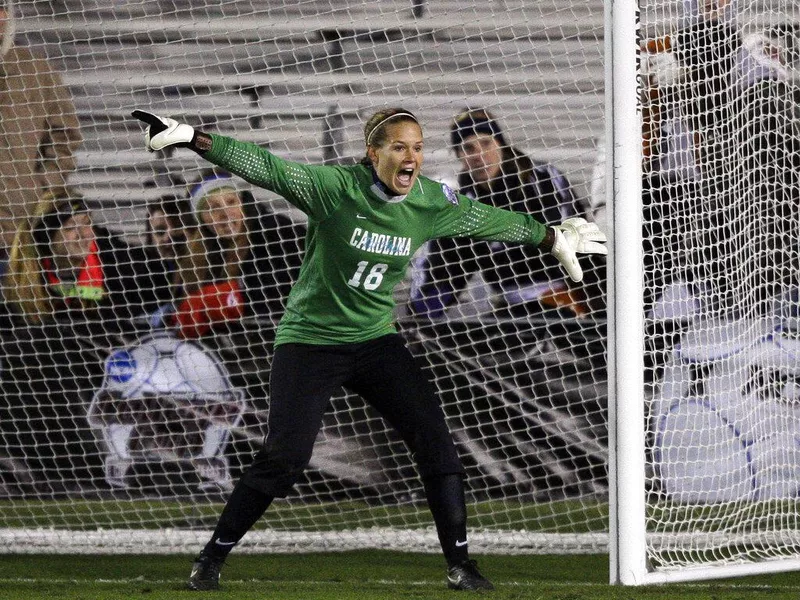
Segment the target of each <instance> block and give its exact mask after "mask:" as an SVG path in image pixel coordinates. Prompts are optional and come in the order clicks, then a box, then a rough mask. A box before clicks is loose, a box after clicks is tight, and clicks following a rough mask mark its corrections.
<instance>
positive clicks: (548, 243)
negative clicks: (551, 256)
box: [539, 227, 556, 252]
mask: <svg viewBox="0 0 800 600" xmlns="http://www.w3.org/2000/svg"><path fill="white" fill-rule="evenodd" d="M555 244H556V230H555V229H553V228H552V227H548V228H547V231H545V234H544V238H542V241H541V242H539V248H541V249H542V250H543V251H544V252H551V251H552V250H553V246H555Z"/></svg>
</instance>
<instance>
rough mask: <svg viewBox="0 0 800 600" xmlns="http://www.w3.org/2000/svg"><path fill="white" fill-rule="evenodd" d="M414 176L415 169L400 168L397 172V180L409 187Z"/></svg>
mask: <svg viewBox="0 0 800 600" xmlns="http://www.w3.org/2000/svg"><path fill="white" fill-rule="evenodd" d="M413 178H414V169H400V170H399V171H398V172H397V181H398V183H399V184H400V185H401V186H403V187H409V186H410V185H411V181H412V180H413Z"/></svg>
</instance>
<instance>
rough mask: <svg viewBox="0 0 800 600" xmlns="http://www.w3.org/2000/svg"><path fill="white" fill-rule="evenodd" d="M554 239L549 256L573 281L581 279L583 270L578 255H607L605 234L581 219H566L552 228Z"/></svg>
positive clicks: (592, 224)
mask: <svg viewBox="0 0 800 600" xmlns="http://www.w3.org/2000/svg"><path fill="white" fill-rule="evenodd" d="M553 231H554V232H555V239H554V240H553V247H552V248H551V249H550V254H552V255H553V256H555V257H556V258H557V259H558V262H560V263H561V266H562V267H564V270H565V271H566V272H567V274H568V275H569V276H570V278H571V279H572V280H573V281H581V280H582V279H583V269H581V265H580V263H579V262H578V256H577V255H578V254H608V249H607V248H606V247H605V246H604V245H603V242H605V241H606V234H605V233H603V232H602V231H600V228H598V227H597V224H595V223H590V222H588V221H587V220H586V219H583V218H581V217H573V218H571V219H567V220H566V221H564V222H563V223H561V225H555V226H554V227H553Z"/></svg>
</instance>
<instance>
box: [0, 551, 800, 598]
mask: <svg viewBox="0 0 800 600" xmlns="http://www.w3.org/2000/svg"><path fill="white" fill-rule="evenodd" d="M478 558H479V562H480V565H481V568H482V570H483V571H484V573H485V574H486V575H487V576H489V577H490V579H491V580H492V581H493V582H494V583H495V585H496V586H497V590H496V591H495V592H492V593H491V594H489V596H490V597H491V598H496V599H497V600H510V599H515V600H516V599H519V600H522V599H525V600H538V599H547V600H584V599H585V600H607V599H626V600H627V599H630V600H656V599H673V598H677V599H681V600H684V599H685V600H701V599H702V600H760V599H762V598H763V599H779V598H780V599H784V598H786V599H789V598H791V599H792V600H798V598H800V573H787V574H779V575H769V576H763V577H747V578H742V579H732V580H725V581H716V582H701V583H694V584H680V585H678V584H672V585H664V586H657V587H645V588H620V587H611V586H609V585H608V584H607V581H608V557H607V556H605V555H591V556H483V557H478ZM190 561H191V557H190V556H187V555H183V556H52V555H47V556H40V555H5V556H2V557H0V598H3V599H5V598H8V599H14V600H29V599H33V598H37V599H45V598H47V599H50V598H53V599H61V598H64V599H75V600H77V599H80V600H90V599H91V600H94V599H98V600H99V599H103V600H112V599H113V600H122V599H128V598H135V599H147V600H167V599H169V600H173V599H181V598H198V597H204V598H209V599H212V598H219V599H220V600H222V599H223V598H224V599H226V600H238V599H248V600H250V599H261V598H264V599H267V598H280V599H281V600H373V599H374V600H389V599H392V600H396V599H398V598H411V599H415V598H431V599H437V598H449V599H451V600H452V599H455V598H464V597H470V596H472V595H473V594H470V593H466V592H453V591H449V590H447V589H446V586H445V584H444V577H443V567H442V559H441V557H439V556H436V555H428V554H406V553H396V552H382V551H359V552H347V553H329V554H288V555H277V554H266V555H261V556H254V555H239V556H236V555H232V556H231V558H230V559H229V562H228V564H227V565H226V567H225V569H224V571H223V589H222V590H220V591H219V592H205V593H198V592H190V591H187V590H184V589H183V584H184V580H185V578H186V576H187V575H188V572H189V568H190Z"/></svg>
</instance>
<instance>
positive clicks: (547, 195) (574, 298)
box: [412, 110, 588, 316]
mask: <svg viewBox="0 0 800 600" xmlns="http://www.w3.org/2000/svg"><path fill="white" fill-rule="evenodd" d="M451 143H452V146H453V149H454V150H455V152H456V155H457V156H458V159H459V160H460V161H461V165H462V167H463V170H462V171H461V173H459V175H458V185H459V188H460V189H459V191H460V192H461V193H462V194H464V195H466V196H468V197H470V198H473V199H476V200H479V201H481V202H484V203H486V204H489V205H491V206H494V207H496V208H503V209H506V210H512V211H517V212H524V213H528V214H530V215H532V216H533V217H534V218H535V219H536V220H537V221H539V222H541V223H560V222H561V221H563V220H565V219H567V218H569V217H573V216H576V215H579V214H581V212H582V211H581V209H580V207H579V205H578V202H577V200H576V198H575V195H574V193H573V191H572V187H571V186H570V184H569V182H568V181H567V179H566V177H565V176H564V175H563V174H562V173H561V172H560V171H559V170H558V169H557V168H556V167H554V166H553V165H550V164H546V163H541V162H536V161H534V160H532V159H531V158H530V157H528V156H526V155H525V154H523V153H522V152H520V151H519V150H518V149H516V148H515V147H513V146H510V145H509V144H508V143H507V141H506V138H505V135H504V133H503V131H502V129H501V128H500V125H499V123H498V122H497V120H496V119H495V118H494V117H493V116H492V114H491V113H489V112H488V111H486V110H468V111H465V112H463V113H461V114H459V115H458V116H456V117H455V119H454V120H453V123H452V128H451ZM477 272H480V273H481V274H482V276H483V278H484V279H485V280H486V281H487V283H488V284H489V286H490V287H491V289H492V291H494V292H495V293H496V294H497V295H498V297H499V298H500V304H501V305H502V306H504V307H507V308H508V309H509V311H510V312H511V314H512V315H515V316H526V315H528V314H531V313H536V314H540V313H542V311H546V310H548V309H559V310H562V311H563V312H564V313H565V315H566V316H583V315H585V314H586V313H587V310H588V309H587V306H586V303H585V302H583V301H582V300H581V299H580V296H581V294H580V292H578V291H576V290H574V289H570V285H569V283H568V281H567V278H565V277H564V274H563V271H562V270H561V269H560V267H559V263H558V261H557V260H556V259H555V258H554V257H552V256H546V255H545V256H542V254H541V252H540V251H539V250H538V249H537V248H536V247H535V246H524V245H519V244H505V243H502V242H483V241H473V240H469V239H465V238H458V239H451V238H444V239H440V240H434V241H432V242H431V243H430V245H429V254H428V267H427V272H426V274H425V283H423V284H422V286H421V287H420V288H419V289H417V290H416V291H415V292H414V293H413V299H412V307H413V309H414V311H415V312H417V313H418V314H423V313H424V314H428V315H430V316H440V315H441V314H442V312H443V310H444V309H445V308H447V307H448V306H451V305H453V304H455V303H456V302H457V300H458V296H459V294H460V293H461V292H462V291H464V289H465V288H466V286H467V283H468V281H469V279H470V277H471V276H472V275H474V274H475V273H477Z"/></svg>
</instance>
